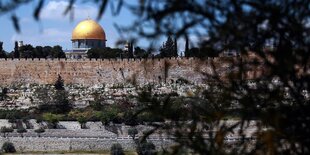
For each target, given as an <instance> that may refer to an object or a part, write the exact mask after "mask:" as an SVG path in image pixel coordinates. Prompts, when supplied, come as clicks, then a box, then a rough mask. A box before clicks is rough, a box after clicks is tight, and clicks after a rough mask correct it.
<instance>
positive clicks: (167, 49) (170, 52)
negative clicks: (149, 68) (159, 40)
mask: <svg viewBox="0 0 310 155" xmlns="http://www.w3.org/2000/svg"><path fill="white" fill-rule="evenodd" d="M159 51H160V56H161V57H174V56H177V55H175V46H174V42H173V40H172V38H171V37H170V36H168V38H167V41H166V42H165V43H164V44H163V46H162V47H161V48H160V49H159Z"/></svg>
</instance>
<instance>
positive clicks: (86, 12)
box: [0, 0, 195, 52]
mask: <svg viewBox="0 0 310 155" xmlns="http://www.w3.org/2000/svg"><path fill="white" fill-rule="evenodd" d="M79 2H80V1H79ZM36 5H37V1H34V2H31V3H29V4H27V5H24V6H21V7H20V8H18V9H17V10H14V11H13V12H9V13H7V14H4V15H1V16H0V41H2V42H4V45H3V47H4V50H5V51H7V52H11V51H12V50H13V49H14V42H15V41H23V42H24V44H31V45H33V46H55V45H60V46H62V47H63V49H64V50H66V49H71V46H72V45H71V41H70V39H71V33H72V30H73V29H74V27H75V26H76V25H77V24H78V23H79V22H80V21H82V20H85V19H87V18H88V17H90V18H91V19H96V17H97V13H98V9H97V8H98V6H95V5H94V4H93V3H88V2H85V3H77V4H75V6H74V8H75V9H74V20H73V21H71V20H70V17H69V15H67V16H64V15H63V12H64V10H65V8H66V7H67V5H68V0H46V1H45V3H44V7H43V9H42V11H41V14H40V21H36V20H35V19H34V18H33V11H34V8H35V7H36ZM13 13H15V14H16V15H17V16H18V18H19V24H20V26H21V33H19V34H18V33H17V32H16V31H15V29H14V28H13V24H12V22H11V15H12V14H13ZM135 18H136V17H135V16H133V15H132V14H131V13H130V12H129V11H128V10H126V9H122V11H121V13H120V14H119V15H118V16H112V15H111V11H110V7H107V10H106V11H105V13H104V14H103V16H102V18H101V19H100V20H99V21H98V22H99V24H100V25H101V26H102V27H103V29H104V30H105V33H106V36H107V46H109V47H116V44H115V43H116V41H117V40H118V39H120V35H119V33H118V32H117V30H116V29H115V27H114V24H118V25H122V26H125V25H129V24H131V23H132V21H133V20H135ZM123 36H125V37H128V36H126V34H123ZM121 39H123V38H121ZM165 40H166V38H165V37H162V38H160V39H158V40H157V43H156V44H157V45H158V46H157V47H160V46H161V45H162V42H163V41H165ZM193 40H195V39H192V41H193ZM148 43H149V42H148V41H146V40H140V41H139V42H138V43H137V46H140V47H142V48H146V47H147V46H148ZM178 47H179V51H183V49H184V41H183V40H182V39H180V40H179V41H178ZM120 48H122V47H120Z"/></svg>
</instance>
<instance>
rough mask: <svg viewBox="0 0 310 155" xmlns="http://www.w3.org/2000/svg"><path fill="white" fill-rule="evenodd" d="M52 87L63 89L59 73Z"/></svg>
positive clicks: (62, 81)
mask: <svg viewBox="0 0 310 155" xmlns="http://www.w3.org/2000/svg"><path fill="white" fill-rule="evenodd" d="M54 87H55V89H56V90H64V89H65V88H64V80H63V79H62V77H61V76H60V75H58V78H57V80H56V82H55V84H54Z"/></svg>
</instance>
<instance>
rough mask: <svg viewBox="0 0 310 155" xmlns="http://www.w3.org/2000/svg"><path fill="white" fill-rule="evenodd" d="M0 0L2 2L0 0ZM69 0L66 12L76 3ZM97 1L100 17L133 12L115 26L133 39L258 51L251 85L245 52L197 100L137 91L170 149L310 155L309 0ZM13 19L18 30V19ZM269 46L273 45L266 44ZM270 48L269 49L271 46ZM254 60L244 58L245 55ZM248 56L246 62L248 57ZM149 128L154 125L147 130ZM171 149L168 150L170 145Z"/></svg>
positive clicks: (4, 6)
mask: <svg viewBox="0 0 310 155" xmlns="http://www.w3.org/2000/svg"><path fill="white" fill-rule="evenodd" d="M30 1H31V0H23V1H22V0H20V1H10V2H7V3H0V4H1V5H0V8H1V9H0V13H6V12H13V10H14V9H15V8H17V7H18V6H19V5H23V4H24V3H27V2H30ZM1 2H2V1H1ZM43 2H44V1H43V0H41V1H38V4H37V7H36V8H35V10H34V14H33V15H34V18H35V19H37V20H38V19H39V17H40V16H39V15H40V10H41V8H42V6H43ZM75 2H76V1H75V0H72V1H69V3H68V8H67V9H66V10H65V11H64V12H65V14H67V13H70V12H72V13H73V10H74V7H73V5H74V3H75ZM91 2H92V3H95V4H98V5H97V6H98V8H99V9H98V19H100V17H101V16H102V15H103V12H104V11H105V10H106V8H107V7H111V9H110V10H112V14H113V15H117V14H118V13H119V12H121V10H122V9H123V8H125V9H128V10H129V11H131V13H132V14H133V16H134V17H137V18H136V19H135V20H133V21H132V23H129V25H130V24H132V26H126V27H122V26H116V28H117V29H118V30H120V32H123V33H128V34H131V36H132V37H133V38H134V39H141V38H147V39H150V40H151V41H153V40H154V39H156V38H157V37H158V36H163V35H164V36H168V35H174V36H176V37H177V38H185V39H186V40H189V38H190V37H191V36H193V37H196V38H198V39H197V40H199V41H200V44H201V45H200V46H203V47H205V48H206V49H208V50H209V51H212V52H224V51H237V52H238V53H240V54H241V55H247V54H249V52H252V53H254V54H256V55H257V56H259V57H260V61H259V64H261V66H257V67H256V69H266V70H267V72H264V74H263V76H258V77H256V78H254V79H252V80H253V81H254V82H253V83H255V85H250V86H249V85H248V84H246V83H247V81H246V80H247V79H244V78H242V77H243V74H246V72H247V70H248V69H249V68H251V66H253V65H257V62H255V61H252V62H251V61H249V59H241V63H238V64H236V66H237V67H238V71H239V72H238V73H239V76H237V77H239V78H232V79H228V80H227V79H226V80H225V81H222V80H221V79H220V78H217V75H216V73H214V74H213V75H207V74H206V79H212V83H210V87H209V88H208V89H206V90H205V91H204V93H203V94H201V95H197V97H193V99H192V100H189V101H187V100H179V101H178V100H175V99H174V98H172V97H170V96H169V95H168V96H165V97H157V96H154V95H152V93H151V92H150V91H149V90H146V91H143V92H141V94H140V99H139V101H140V103H143V104H142V107H143V108H141V109H140V111H139V112H137V113H136V115H143V114H145V113H146V112H147V114H148V115H155V116H156V117H160V118H163V119H164V120H165V122H163V123H153V125H154V126H155V129H154V131H155V130H162V131H165V132H167V133H168V135H171V136H173V137H175V141H176V142H177V145H176V146H175V147H174V149H173V150H170V151H171V152H170V153H175V154H178V153H182V150H190V151H191V152H193V153H199V154H309V153H310V150H309V149H310V138H309V135H310V133H309V132H310V128H309V124H310V123H309V122H310V116H309V114H310V104H309V81H310V78H309V47H310V46H309V45H310V38H309V36H310V25H309V23H310V3H309V1H306V0H269V1H252V0H229V1H221V0H184V1H182V2H180V1H178V0H169V1H168V0H167V1H152V0H140V1H135V2H133V1H130V2H129V1H124V0H113V1H112V0H102V1H98V0H93V1H91ZM12 21H13V23H14V26H15V28H16V29H17V30H19V29H20V28H19V25H18V18H17V17H16V15H15V14H12ZM269 47H270V49H269ZM267 51H269V52H267ZM245 60H246V61H248V62H251V63H249V64H247V62H246V61H245ZM244 61H245V62H244ZM232 109H238V110H237V111H238V115H239V116H240V120H239V121H237V122H236V123H234V124H230V125H228V124H226V123H222V121H221V120H223V118H225V116H227V114H229V113H230V112H231V111H232ZM253 119H254V120H256V125H255V128H254V132H253V133H252V136H253V137H255V139H256V140H255V141H251V142H249V141H247V139H246V138H241V139H240V140H239V141H238V142H236V143H234V144H233V145H230V144H228V143H226V142H227V141H225V137H226V136H228V135H229V134H230V133H234V132H235V133H238V134H239V135H240V137H246V135H247V133H246V132H247V131H249V130H247V128H249V125H248V124H249V121H250V120H253ZM150 132H151V131H150ZM167 151H169V150H167Z"/></svg>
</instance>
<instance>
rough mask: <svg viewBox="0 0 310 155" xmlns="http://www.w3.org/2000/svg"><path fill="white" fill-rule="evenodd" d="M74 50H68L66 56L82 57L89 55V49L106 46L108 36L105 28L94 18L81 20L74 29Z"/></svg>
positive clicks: (72, 57)
mask: <svg viewBox="0 0 310 155" xmlns="http://www.w3.org/2000/svg"><path fill="white" fill-rule="evenodd" d="M71 41H72V50H70V51H68V52H66V57H67V58H71V59H80V58H86V57H87V51H88V50H89V49H92V48H105V47H106V41H107V40H106V36H105V32H104V30H103V28H102V27H101V26H100V25H99V24H98V23H97V22H96V21H94V20H91V19H86V20H83V21H81V22H80V23H79V24H77V26H76V27H75V28H74V30H73V31H72V38H71Z"/></svg>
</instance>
